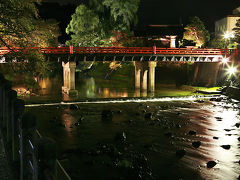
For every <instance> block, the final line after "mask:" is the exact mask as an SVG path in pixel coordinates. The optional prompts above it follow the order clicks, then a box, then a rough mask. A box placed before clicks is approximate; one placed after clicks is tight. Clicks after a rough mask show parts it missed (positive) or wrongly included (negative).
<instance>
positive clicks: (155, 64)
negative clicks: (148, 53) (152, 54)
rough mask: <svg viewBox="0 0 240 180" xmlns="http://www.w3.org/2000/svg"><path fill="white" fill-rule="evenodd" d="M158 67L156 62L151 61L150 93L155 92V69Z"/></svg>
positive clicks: (149, 63)
mask: <svg viewBox="0 0 240 180" xmlns="http://www.w3.org/2000/svg"><path fill="white" fill-rule="evenodd" d="M156 66H157V62H155V61H149V62H148V67H149V83H148V89H149V91H150V92H153V91H155V68H156Z"/></svg>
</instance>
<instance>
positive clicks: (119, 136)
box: [115, 132, 127, 142]
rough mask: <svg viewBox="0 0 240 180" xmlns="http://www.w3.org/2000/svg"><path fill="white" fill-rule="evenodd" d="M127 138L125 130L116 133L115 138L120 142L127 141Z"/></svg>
mask: <svg viewBox="0 0 240 180" xmlns="http://www.w3.org/2000/svg"><path fill="white" fill-rule="evenodd" d="M126 139H127V136H126V133H125V132H120V133H117V134H116V135H115V140H116V141H118V142H125V141H126Z"/></svg>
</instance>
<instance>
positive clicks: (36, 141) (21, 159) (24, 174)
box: [0, 74, 71, 180]
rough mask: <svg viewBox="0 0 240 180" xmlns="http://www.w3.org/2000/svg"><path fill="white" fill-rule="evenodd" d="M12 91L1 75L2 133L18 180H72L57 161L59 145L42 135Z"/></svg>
mask: <svg viewBox="0 0 240 180" xmlns="http://www.w3.org/2000/svg"><path fill="white" fill-rule="evenodd" d="M11 88H12V87H11V83H10V82H9V81H7V80H6V79H5V78H4V77H3V76H2V75H1V74H0V130H1V133H2V135H3V142H4V145H5V149H6V152H7V156H8V160H9V161H10V162H12V163H16V162H18V163H19V169H17V171H19V173H17V174H19V179H20V180H26V179H27V180H45V179H46V180H70V179H71V178H70V177H69V175H68V174H67V173H66V171H65V170H64V168H63V167H62V166H61V164H60V162H59V161H58V160H57V159H56V143H55V142H54V141H53V140H51V139H49V138H44V137H42V136H41V135H40V133H39V132H38V131H37V130H36V117H35V116H34V115H33V114H31V113H25V112H24V105H25V103H24V101H23V100H20V99H18V98H17V93H16V91H14V90H12V89H11ZM16 178H17V177H16Z"/></svg>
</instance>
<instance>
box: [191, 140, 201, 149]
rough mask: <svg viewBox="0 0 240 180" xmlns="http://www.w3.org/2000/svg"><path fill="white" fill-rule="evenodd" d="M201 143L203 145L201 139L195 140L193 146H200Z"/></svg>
mask: <svg viewBox="0 0 240 180" xmlns="http://www.w3.org/2000/svg"><path fill="white" fill-rule="evenodd" d="M200 145H201V142H200V141H194V142H192V146H193V147H195V148H199V146H200Z"/></svg>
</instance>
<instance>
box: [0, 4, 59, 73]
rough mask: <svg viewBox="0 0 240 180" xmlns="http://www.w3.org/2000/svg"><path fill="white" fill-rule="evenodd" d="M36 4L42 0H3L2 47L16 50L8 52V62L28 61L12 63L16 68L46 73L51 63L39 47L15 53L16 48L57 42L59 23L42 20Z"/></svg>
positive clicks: (0, 36)
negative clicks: (39, 50)
mask: <svg viewBox="0 0 240 180" xmlns="http://www.w3.org/2000/svg"><path fill="white" fill-rule="evenodd" d="M36 3H40V1H38V0H36V1H32V0H7V1H6V0H0V46H6V47H8V48H9V49H10V50H12V53H9V54H7V55H5V57H6V60H7V61H12V60H13V59H15V60H17V61H19V62H23V61H26V60H27V61H28V63H11V64H12V66H13V67H12V68H13V69H14V70H15V71H24V72H26V71H29V72H31V73H32V74H34V75H42V74H43V73H44V72H45V71H46V69H47V68H48V67H49V66H48V62H47V61H46V60H45V57H44V56H43V55H42V54H41V53H39V52H38V51H36V50H33V51H29V52H28V53H22V52H15V51H14V49H13V48H12V47H23V48H24V47H27V46H46V45H51V44H56V41H57V36H58V34H59V30H58V27H57V23H56V22H53V21H51V20H50V21H44V20H42V19H41V18H40V17H39V15H38V9H37V8H36Z"/></svg>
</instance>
